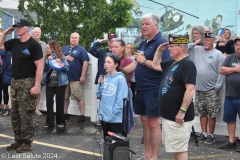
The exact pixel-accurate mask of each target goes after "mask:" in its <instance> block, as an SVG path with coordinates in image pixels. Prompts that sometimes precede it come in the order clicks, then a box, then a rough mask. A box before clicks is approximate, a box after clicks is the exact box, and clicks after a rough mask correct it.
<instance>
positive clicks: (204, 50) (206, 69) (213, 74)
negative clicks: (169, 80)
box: [188, 30, 224, 144]
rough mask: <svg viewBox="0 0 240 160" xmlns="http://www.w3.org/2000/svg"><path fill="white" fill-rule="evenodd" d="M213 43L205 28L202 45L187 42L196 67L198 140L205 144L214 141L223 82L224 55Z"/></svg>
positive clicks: (211, 35) (209, 32)
mask: <svg viewBox="0 0 240 160" xmlns="http://www.w3.org/2000/svg"><path fill="white" fill-rule="evenodd" d="M213 43H214V38H213V33H212V32H211V31H209V30H206V32H205V34H204V36H203V46H197V45H196V44H195V43H193V42H192V43H189V44H188V47H189V50H188V53H189V57H190V59H191V60H192V61H193V62H194V64H195V66H196V68H197V82H196V92H195V106H196V107H195V108H196V111H197V113H198V115H199V116H200V123H201V128H202V134H201V136H200V137H199V138H198V141H199V142H203V143H205V144H212V143H214V142H215V138H214V130H215V125H216V117H218V116H219V115H220V111H221V99H220V97H219V92H220V90H221V88H222V86H223V82H224V76H223V75H221V74H220V73H219V70H220V67H221V65H222V63H223V61H224V57H223V54H222V52H220V51H219V50H217V49H215V48H214V46H213ZM207 126H208V128H207Z"/></svg>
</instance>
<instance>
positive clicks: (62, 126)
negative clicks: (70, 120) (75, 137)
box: [57, 124, 65, 128]
mask: <svg viewBox="0 0 240 160" xmlns="http://www.w3.org/2000/svg"><path fill="white" fill-rule="evenodd" d="M57 127H58V128H64V127H65V125H64V124H58V125H57Z"/></svg>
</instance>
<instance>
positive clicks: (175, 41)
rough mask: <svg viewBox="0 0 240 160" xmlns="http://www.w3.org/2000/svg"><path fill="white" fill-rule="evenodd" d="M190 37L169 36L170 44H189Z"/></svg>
mask: <svg viewBox="0 0 240 160" xmlns="http://www.w3.org/2000/svg"><path fill="white" fill-rule="evenodd" d="M188 39H189V37H188V36H172V35H169V44H188V43H189V40H188Z"/></svg>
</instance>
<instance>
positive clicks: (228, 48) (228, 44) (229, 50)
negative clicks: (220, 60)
mask: <svg viewBox="0 0 240 160" xmlns="http://www.w3.org/2000/svg"><path fill="white" fill-rule="evenodd" d="M232 45H233V40H232V39H231V40H229V41H228V42H227V43H226V44H225V46H224V51H225V52H226V53H227V54H231V48H232Z"/></svg>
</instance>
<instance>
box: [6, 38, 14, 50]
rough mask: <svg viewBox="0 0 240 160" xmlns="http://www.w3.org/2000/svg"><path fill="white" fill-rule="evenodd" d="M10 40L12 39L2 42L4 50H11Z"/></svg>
mask: <svg viewBox="0 0 240 160" xmlns="http://www.w3.org/2000/svg"><path fill="white" fill-rule="evenodd" d="M12 41H14V39H11V40H9V41H5V42H4V48H5V50H8V51H12V44H13V43H12Z"/></svg>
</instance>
